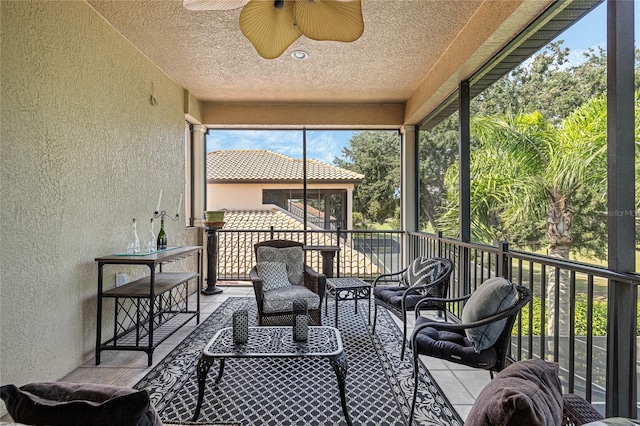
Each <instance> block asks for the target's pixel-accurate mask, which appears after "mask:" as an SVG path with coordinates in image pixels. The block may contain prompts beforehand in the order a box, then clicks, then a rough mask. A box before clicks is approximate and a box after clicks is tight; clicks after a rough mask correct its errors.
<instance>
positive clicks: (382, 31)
mask: <svg viewBox="0 0 640 426" xmlns="http://www.w3.org/2000/svg"><path fill="white" fill-rule="evenodd" d="M87 1H88V3H89V4H90V5H91V6H92V7H93V8H94V9H95V10H96V11H97V12H98V13H100V14H101V15H102V16H103V17H104V18H105V19H106V20H107V21H109V22H110V23H111V25H113V27H114V28H115V29H116V30H118V31H119V32H120V33H121V34H122V35H123V36H124V37H126V38H127V39H128V40H129V41H130V42H131V43H132V44H133V45H134V46H136V47H137V48H138V49H139V50H140V51H141V52H143V53H144V54H145V55H146V56H147V57H149V58H150V59H151V60H152V61H153V62H154V63H155V64H156V65H157V66H158V67H160V68H161V69H162V70H163V71H164V72H165V73H167V75H169V76H170V77H171V78H172V79H174V80H175V81H176V82H177V83H178V84H180V85H182V86H183V87H185V88H186V89H187V90H189V91H190V92H191V93H192V94H193V96H195V97H196V98H197V99H200V100H202V101H212V102H351V103H381V102H383V103H389V102H391V103H393V102H405V101H406V100H407V99H408V98H409V97H410V96H411V95H412V94H413V92H414V91H415V90H416V88H417V86H418V85H419V84H420V83H421V81H422V80H423V79H424V77H425V75H426V74H427V72H428V71H429V70H430V69H431V68H432V67H433V65H434V64H435V62H436V61H437V60H438V59H439V58H440V56H441V55H442V53H443V52H444V51H445V49H446V48H447V47H448V46H449V45H450V44H451V43H452V41H453V39H454V38H455V37H456V35H457V34H458V33H459V32H460V30H461V29H462V27H463V26H464V24H465V23H466V22H467V21H468V20H469V19H470V18H471V16H472V15H473V13H474V12H475V11H476V9H477V8H478V7H480V5H481V4H482V2H481V1H476V0H464V1H463V0H395V1H393V0H363V1H362V11H363V16H364V21H365V30H364V33H363V35H362V36H361V37H360V39H358V40H357V41H355V42H353V43H340V42H329V41H322V42H319V41H313V40H310V39H308V38H306V37H304V36H301V37H300V38H299V39H298V40H296V41H295V42H294V43H293V44H292V45H291V46H290V47H289V49H287V51H285V53H284V54H283V55H282V56H280V57H279V58H277V59H271V60H267V59H263V58H261V57H260V56H259V55H258V54H257V53H256V51H255V50H254V48H253V46H252V45H251V44H250V42H249V41H248V40H247V39H245V38H244V36H243V35H242V33H241V32H240V29H239V28H238V17H239V14H240V9H236V10H230V11H191V10H187V9H184V8H183V7H182V1H181V0H126V1H123V0H87ZM298 49H301V50H304V51H306V52H307V53H308V54H309V58H308V59H307V60H305V61H296V60H293V59H292V58H291V56H290V55H291V52H293V51H294V50H298Z"/></svg>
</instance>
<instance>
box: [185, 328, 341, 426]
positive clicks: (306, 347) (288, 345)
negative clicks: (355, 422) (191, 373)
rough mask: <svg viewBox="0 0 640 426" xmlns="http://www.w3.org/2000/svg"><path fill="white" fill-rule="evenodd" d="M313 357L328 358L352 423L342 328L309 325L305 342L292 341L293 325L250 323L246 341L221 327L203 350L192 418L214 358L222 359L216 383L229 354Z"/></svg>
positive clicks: (202, 396)
mask: <svg viewBox="0 0 640 426" xmlns="http://www.w3.org/2000/svg"><path fill="white" fill-rule="evenodd" d="M290 357H312V358H318V359H321V358H327V359H328V360H329V363H330V364H331V366H332V367H333V370H334V371H335V373H336V378H337V379H338V389H339V391H340V401H341V403H342V413H343V414H344V418H345V420H346V422H347V425H349V426H351V419H350V418H349V414H348V413H347V401H346V397H345V381H346V378H347V356H346V355H345V353H344V349H343V347H342V338H341V337H340V332H339V331H338V330H337V329H336V328H333V327H325V326H318V327H309V338H308V340H307V341H305V342H294V341H293V327H249V340H248V341H247V343H239V344H237V343H234V341H233V329H232V328H231V327H228V328H223V329H222V330H220V331H218V332H217V333H216V335H215V336H213V338H212V339H211V340H210V341H209V343H208V344H207V346H206V347H205V348H204V350H203V351H202V355H201V356H200V361H198V371H197V373H198V403H197V405H196V411H195V413H194V415H193V421H194V422H195V421H196V420H198V417H199V416H200V408H201V407H202V400H203V398H204V389H205V383H206V380H207V373H208V372H209V369H210V368H211V365H213V362H214V360H216V359H217V360H219V361H220V369H219V370H218V376H217V377H216V381H215V383H218V382H220V379H222V374H223V373H224V363H225V360H226V359H227V358H290Z"/></svg>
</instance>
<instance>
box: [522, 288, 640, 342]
mask: <svg viewBox="0 0 640 426" xmlns="http://www.w3.org/2000/svg"><path fill="white" fill-rule="evenodd" d="M532 305H533V335H534V336H539V335H540V325H541V323H542V321H541V319H540V298H538V297H534V298H533V303H532ZM530 310H531V308H530V307H529V306H525V307H524V308H523V309H522V313H521V315H522V334H523V335H527V334H529V315H530ZM546 312H548V310H547V311H546ZM587 318H588V317H587V296H586V295H578V296H577V297H576V318H575V334H576V335H577V336H586V335H587V322H588V321H587ZM636 321H637V322H638V330H640V316H638V318H636ZM516 324H517V323H516ZM592 326H593V335H594V336H606V335H607V301H606V300H594V301H593V317H592ZM545 327H546V322H545ZM517 332H518V328H517V325H516V326H514V327H513V334H517ZM638 335H640V333H638Z"/></svg>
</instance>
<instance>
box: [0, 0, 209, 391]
mask: <svg viewBox="0 0 640 426" xmlns="http://www.w3.org/2000/svg"><path fill="white" fill-rule="evenodd" d="M0 8H1V9H0V15H1V20H2V21H1V22H2V31H1V40H2V45H1V47H2V51H1V57H2V62H1V64H0V67H1V68H0V70H1V75H2V92H1V98H0V99H1V102H2V104H1V119H2V122H1V130H0V135H1V150H0V155H1V167H0V206H1V220H0V232H1V234H0V240H1V241H2V244H1V245H0V256H1V258H0V259H1V270H0V364H1V365H0V382H1V383H2V384H6V383H14V384H16V385H22V384H25V383H27V382H32V381H49V380H58V379H60V378H61V377H63V376H65V375H66V374H68V373H69V372H70V371H72V370H74V369H75V368H76V367H78V366H79V365H81V364H82V363H83V362H84V361H86V360H87V359H89V358H91V357H92V356H93V351H94V348H95V327H96V293H97V275H98V274H97V266H96V263H95V261H94V259H95V257H97V256H103V255H107V254H111V253H114V252H119V251H122V250H123V249H124V248H125V247H126V240H127V238H128V235H129V232H130V223H131V218H133V217H137V218H139V220H140V221H141V222H143V223H145V226H144V227H142V228H143V230H145V231H146V228H147V226H146V223H147V221H148V219H149V218H150V216H151V214H152V212H153V210H154V209H155V207H156V203H157V199H158V192H159V190H160V189H161V188H162V189H163V190H164V194H163V205H162V207H163V208H166V209H167V210H169V211H173V210H175V208H176V206H177V202H178V197H179V196H180V193H181V192H182V191H184V189H183V188H184V176H185V171H184V107H183V102H184V90H183V88H182V87H180V86H178V85H177V84H176V83H175V82H173V81H172V80H170V79H169V78H168V77H167V76H166V75H165V74H163V73H162V72H161V71H160V70H159V69H158V68H157V67H156V66H154V65H153V64H152V63H151V62H150V61H149V60H148V59H146V58H145V57H144V56H143V55H141V54H140V52H138V51H137V50H136V49H134V48H133V47H132V46H131V45H130V44H129V43H128V42H127V41H126V40H125V39H123V38H122V37H121V36H120V35H119V34H117V33H116V32H115V30H114V29H113V28H112V27H110V26H109V25H108V24H107V23H106V22H105V21H104V20H103V19H102V18H101V17H100V16H99V15H97V14H96V13H95V12H94V11H93V9H91V8H90V7H89V6H88V5H87V3H85V2H81V1H55V2H53V1H52V2H50V1H32V2H24V1H1V2H0ZM152 82H153V88H154V94H155V97H156V98H157V100H158V102H159V105H158V106H155V107H154V106H152V105H151V104H150V102H149V95H150V94H151V85H152ZM167 222H168V223H167V233H168V235H169V243H170V245H181V244H195V243H196V241H197V234H196V232H197V230H196V229H192V230H186V229H185V228H184V221H180V223H182V225H180V224H179V223H178V222H173V221H167ZM156 230H157V228H156ZM186 267H190V266H189V265H187V266H186ZM115 272H116V269H111V270H109V271H107V270H106V269H105V273H106V277H107V278H108V281H107V283H106V285H107V287H108V286H110V285H113V274H114V273H115ZM131 273H132V274H133V275H134V276H135V275H136V274H144V273H148V270H147V271H144V270H138V269H135V270H133V271H131ZM105 319H106V318H105ZM111 327H112V323H111V322H109V323H108V324H105V331H108V330H109V329H110V328H111Z"/></svg>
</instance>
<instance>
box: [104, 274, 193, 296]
mask: <svg viewBox="0 0 640 426" xmlns="http://www.w3.org/2000/svg"><path fill="white" fill-rule="evenodd" d="M197 277H198V274H196V273H193V272H191V273H186V274H183V273H177V272H162V273H159V274H156V276H155V283H154V290H155V294H161V293H164V292H165V291H169V290H171V289H173V288H174V287H176V286H178V285H180V284H184V283H185V282H188V281H191V280H192V279H194V278H197ZM150 286H151V277H144V278H140V279H139V280H136V281H132V282H130V283H128V284H125V285H123V286H120V287H116V288H112V289H111V290H107V291H105V292H104V293H102V297H134V298H135V297H149V296H150V293H149V289H150Z"/></svg>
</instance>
